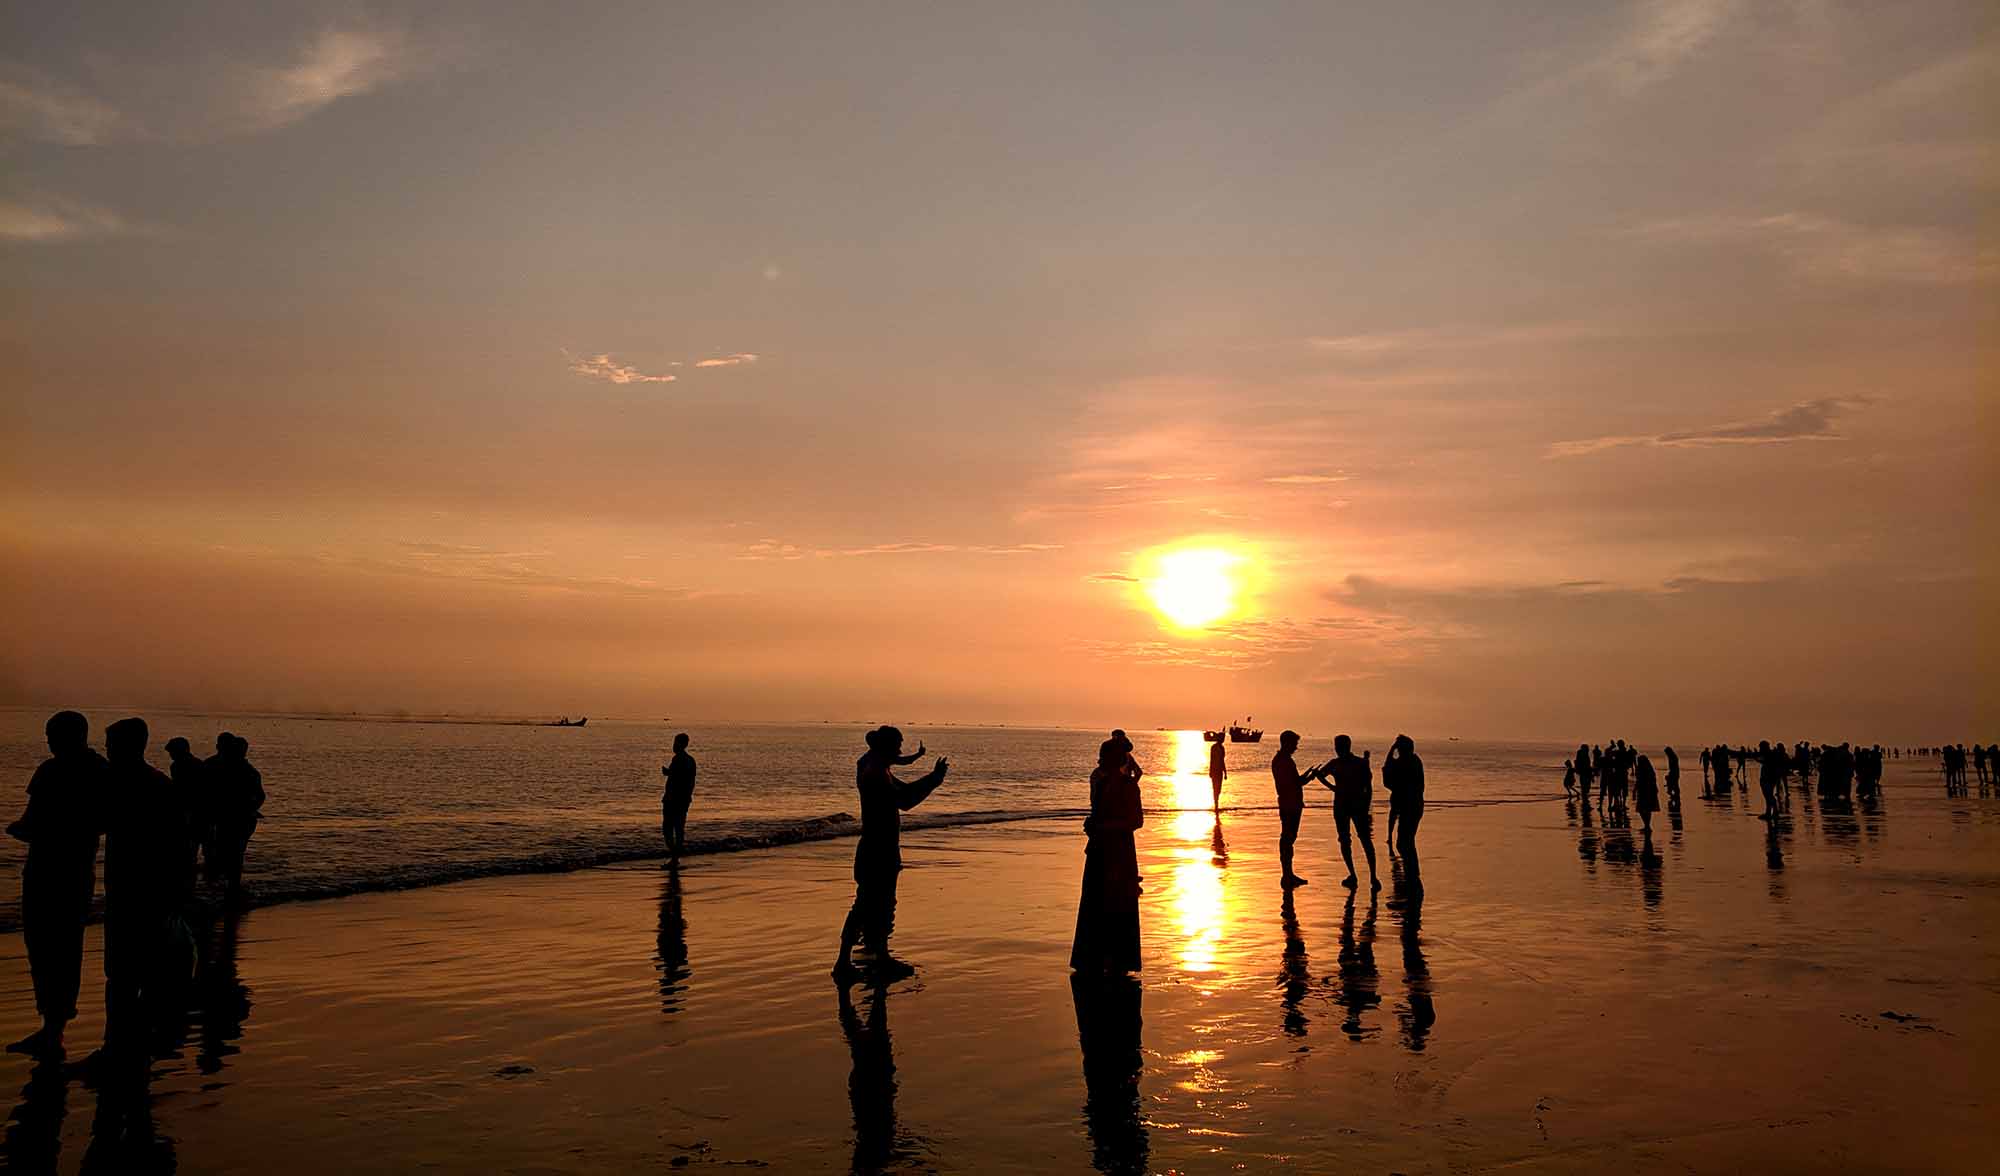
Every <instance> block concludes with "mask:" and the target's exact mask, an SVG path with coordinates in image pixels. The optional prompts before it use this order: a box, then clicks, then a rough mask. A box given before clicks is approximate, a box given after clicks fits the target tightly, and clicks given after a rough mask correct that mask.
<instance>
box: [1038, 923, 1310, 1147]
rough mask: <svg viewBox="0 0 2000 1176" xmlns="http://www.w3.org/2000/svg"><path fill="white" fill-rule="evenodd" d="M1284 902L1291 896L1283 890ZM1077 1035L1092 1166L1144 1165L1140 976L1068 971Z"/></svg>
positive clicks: (1145, 1139)
mask: <svg viewBox="0 0 2000 1176" xmlns="http://www.w3.org/2000/svg"><path fill="white" fill-rule="evenodd" d="M1285 898H1286V905H1287V906H1289V905H1290V900H1291V896H1290V895H1289V894H1287V895H1286V896H1285ZM1069 990H1070V995H1071V997H1072V998H1074V1000H1075V1001H1076V1038H1077V1043H1078V1044H1079V1045H1080V1046H1082V1047H1083V1090H1084V1095H1083V1126H1084V1130H1085V1132H1086V1133H1088V1134H1089V1136H1090V1160H1091V1166H1092V1167H1094V1168H1096V1169H1097V1170H1098V1171H1100V1172H1112V1173H1118V1174H1119V1176H1140V1174H1141V1173H1144V1172H1146V1171H1147V1169H1148V1158H1149V1152H1150V1149H1151V1142H1150V1140H1149V1139H1148V1137H1147V1134H1146V1123H1145V1120H1144V1119H1143V1118H1142V1117H1141V1115H1140V1113H1139V1109H1140V1103H1139V1075H1140V1073H1141V1071H1142V1069H1143V1068H1144V1055H1143V1054H1142V1053H1141V1052H1140V1046H1139V1031H1140V1029H1141V1027H1142V1019H1141V1017H1140V1007H1139V1002H1140V994H1141V989H1140V987H1139V979H1138V977H1136V976H1115V975H1088V974H1084V973H1075V974H1072V975H1071V976H1070V978H1069Z"/></svg>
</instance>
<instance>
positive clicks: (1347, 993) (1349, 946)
mask: <svg viewBox="0 0 2000 1176" xmlns="http://www.w3.org/2000/svg"><path fill="white" fill-rule="evenodd" d="M1354 907H1355V896H1354V895H1352V894H1349V895H1348V896H1347V905H1346V907H1345V909H1344V910H1343V911H1342V914H1341V917H1340V996H1339V1000H1340V1005H1341V1007H1342V1008H1344V1009H1346V1010H1347V1016H1346V1018H1345V1019H1343V1020H1342V1021H1341V1023H1340V1030H1341V1032H1343V1033H1345V1034H1347V1036H1348V1039H1349V1040H1351V1041H1365V1040H1367V1039H1368V1038H1370V1037H1373V1036H1375V1035H1376V1034H1377V1033H1380V1032H1381V1031H1382V1028H1381V1026H1379V1025H1369V1024H1365V1023H1364V1018H1365V1016H1366V1014H1367V1012H1368V1010H1369V1009H1372V1008H1374V1007H1375V1006H1377V1005H1379V1004H1381V1003H1382V993H1381V991H1380V987H1381V978H1382V973H1381V970H1380V969H1378V968H1377V967H1376V966H1375V896H1374V895H1373V894H1370V895H1369V896H1368V914H1367V915H1366V916H1365V917H1363V918H1362V920H1361V933H1360V935H1359V936H1357V935H1356V934H1355V931H1354Z"/></svg>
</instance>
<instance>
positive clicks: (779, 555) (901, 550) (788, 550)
mask: <svg viewBox="0 0 2000 1176" xmlns="http://www.w3.org/2000/svg"><path fill="white" fill-rule="evenodd" d="M1060 550H1062V544H1060V543H924V542H915V541H910V542H902V543H874V544H870V545H868V546H866V547H806V546H801V545H799V544H796V543H781V542H779V541H778V540H776V539H760V540H758V541H757V542H755V543H752V544H750V545H749V546H747V547H745V548H744V549H743V550H742V551H740V552H738V553H737V556H736V558H737V559H749V560H762V559H780V560H793V559H852V558H860V557H868V556H878V555H938V554H947V553H963V554H966V555H1034V554H1037V553H1040V552H1044V551H1060Z"/></svg>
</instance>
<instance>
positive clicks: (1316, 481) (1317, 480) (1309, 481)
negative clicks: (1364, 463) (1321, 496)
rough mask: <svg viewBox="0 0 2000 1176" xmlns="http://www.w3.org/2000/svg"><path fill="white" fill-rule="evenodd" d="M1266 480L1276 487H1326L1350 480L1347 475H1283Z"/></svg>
mask: <svg viewBox="0 0 2000 1176" xmlns="http://www.w3.org/2000/svg"><path fill="white" fill-rule="evenodd" d="M1264 480H1265V481H1266V482H1269V483H1271V484H1272V485H1274V486H1326V485H1330V484H1331V483H1334V482H1345V481H1348V480H1349V479H1348V476H1347V475H1346V474H1281V475H1279V476H1278V477H1275V478H1265V479H1264Z"/></svg>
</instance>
